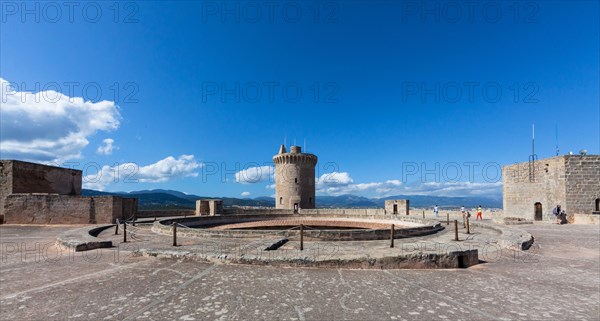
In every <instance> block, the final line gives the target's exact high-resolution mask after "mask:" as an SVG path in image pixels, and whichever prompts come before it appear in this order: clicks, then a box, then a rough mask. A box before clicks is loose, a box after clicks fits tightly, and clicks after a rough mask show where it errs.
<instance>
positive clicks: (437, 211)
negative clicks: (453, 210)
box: [433, 205, 440, 217]
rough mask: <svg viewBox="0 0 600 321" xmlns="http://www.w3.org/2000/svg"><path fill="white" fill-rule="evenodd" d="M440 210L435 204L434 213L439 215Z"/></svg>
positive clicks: (436, 215)
mask: <svg viewBox="0 0 600 321" xmlns="http://www.w3.org/2000/svg"><path fill="white" fill-rule="evenodd" d="M439 212H440V210H439V209H438V206H437V205H436V206H434V207H433V214H435V217H439Z"/></svg>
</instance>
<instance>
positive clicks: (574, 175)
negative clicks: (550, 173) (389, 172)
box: [565, 155, 600, 214]
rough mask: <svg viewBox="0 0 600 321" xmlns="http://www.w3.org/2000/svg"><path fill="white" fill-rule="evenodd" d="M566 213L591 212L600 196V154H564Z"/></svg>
mask: <svg viewBox="0 0 600 321" xmlns="http://www.w3.org/2000/svg"><path fill="white" fill-rule="evenodd" d="M565 169H566V198H567V206H568V211H567V213H568V214H592V212H594V211H595V210H596V204H595V202H596V199H598V198H600V155H587V156H580V155H568V156H565Z"/></svg>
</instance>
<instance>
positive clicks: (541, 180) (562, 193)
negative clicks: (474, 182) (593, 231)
mask: <svg viewBox="0 0 600 321" xmlns="http://www.w3.org/2000/svg"><path fill="white" fill-rule="evenodd" d="M530 169H531V172H530ZM502 193H503V210H504V214H505V215H507V216H511V217H522V218H526V219H529V220H535V219H536V217H535V204H536V203H539V204H540V205H539V206H541V207H542V217H541V219H542V220H544V221H551V220H554V215H553V214H552V210H553V209H554V208H555V207H556V205H557V204H560V205H561V207H562V209H563V210H564V211H566V212H567V214H569V215H578V214H592V212H593V211H594V210H595V207H596V202H597V200H598V199H600V156H599V155H585V156H582V155H565V156H557V157H551V158H547V159H542V160H538V161H535V162H534V163H533V166H532V167H530V164H529V163H528V162H525V163H519V164H514V165H509V166H504V167H503V168H502ZM576 217H577V216H571V222H575V223H577V220H576V219H575V218H576Z"/></svg>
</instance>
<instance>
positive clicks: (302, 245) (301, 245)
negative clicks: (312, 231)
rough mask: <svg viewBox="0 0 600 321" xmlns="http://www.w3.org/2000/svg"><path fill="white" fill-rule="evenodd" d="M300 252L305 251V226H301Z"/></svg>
mask: <svg viewBox="0 0 600 321" xmlns="http://www.w3.org/2000/svg"><path fill="white" fill-rule="evenodd" d="M300 251H304V224H300Z"/></svg>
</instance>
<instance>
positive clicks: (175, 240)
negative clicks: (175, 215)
mask: <svg viewBox="0 0 600 321" xmlns="http://www.w3.org/2000/svg"><path fill="white" fill-rule="evenodd" d="M173 246H177V223H175V222H173Z"/></svg>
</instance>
